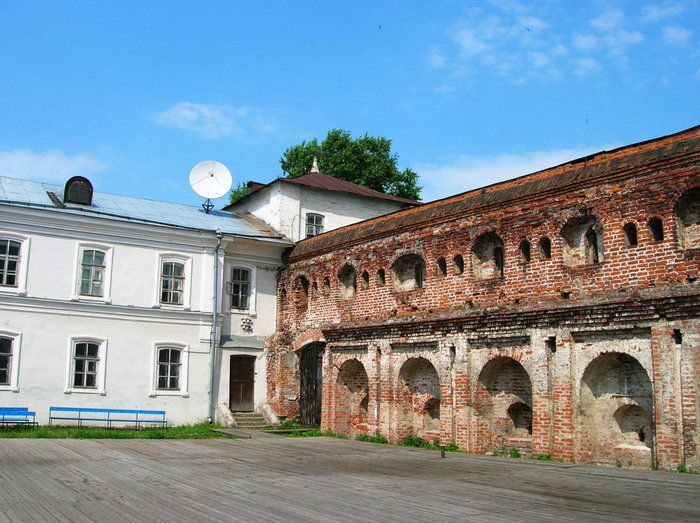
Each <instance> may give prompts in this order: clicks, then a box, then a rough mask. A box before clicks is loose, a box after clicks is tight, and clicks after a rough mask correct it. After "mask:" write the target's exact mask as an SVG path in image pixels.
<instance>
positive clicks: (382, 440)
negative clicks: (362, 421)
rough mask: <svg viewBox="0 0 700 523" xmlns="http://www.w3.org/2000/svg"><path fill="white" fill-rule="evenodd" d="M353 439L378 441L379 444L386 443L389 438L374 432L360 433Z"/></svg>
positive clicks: (369, 441) (370, 441)
mask: <svg viewBox="0 0 700 523" xmlns="http://www.w3.org/2000/svg"><path fill="white" fill-rule="evenodd" d="M355 441H366V442H368V443H380V444H381V445H387V444H388V443H389V440H388V439H386V438H385V437H384V436H382V435H381V434H380V433H379V432H377V433H376V434H372V435H370V434H360V435H359V436H357V437H356V438H355Z"/></svg>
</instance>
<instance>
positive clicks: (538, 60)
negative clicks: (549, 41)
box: [528, 51, 552, 69]
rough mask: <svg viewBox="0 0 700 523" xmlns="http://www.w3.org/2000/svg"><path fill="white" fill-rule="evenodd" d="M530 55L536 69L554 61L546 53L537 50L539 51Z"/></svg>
mask: <svg viewBox="0 0 700 523" xmlns="http://www.w3.org/2000/svg"><path fill="white" fill-rule="evenodd" d="M528 56H529V57H530V60H531V61H532V66H533V67H534V68H535V69H539V68H541V67H545V66H547V65H549V64H550V63H551V62H552V60H551V59H550V58H549V56H547V55H546V54H544V53H540V52H537V51H536V52H532V53H528Z"/></svg>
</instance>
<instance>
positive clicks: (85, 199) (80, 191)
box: [63, 176, 92, 205]
mask: <svg viewBox="0 0 700 523" xmlns="http://www.w3.org/2000/svg"><path fill="white" fill-rule="evenodd" d="M63 201H64V202H66V203H77V204H79V205H92V184H91V183H90V180H88V179H87V178H83V177H82V176H73V178H71V179H70V180H68V181H67V182H66V186H65V188H64V190H63Z"/></svg>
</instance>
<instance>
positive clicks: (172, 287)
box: [160, 261, 185, 305]
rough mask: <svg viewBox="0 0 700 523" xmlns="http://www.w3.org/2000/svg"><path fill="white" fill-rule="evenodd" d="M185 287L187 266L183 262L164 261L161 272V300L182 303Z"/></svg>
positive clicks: (170, 303)
mask: <svg viewBox="0 0 700 523" xmlns="http://www.w3.org/2000/svg"><path fill="white" fill-rule="evenodd" d="M184 289H185V266H184V265H183V264H182V263H178V262H173V261H164V262H163V263H162V265H161V272H160V302H161V303H166V304H169V305H182V304H183V293H184Z"/></svg>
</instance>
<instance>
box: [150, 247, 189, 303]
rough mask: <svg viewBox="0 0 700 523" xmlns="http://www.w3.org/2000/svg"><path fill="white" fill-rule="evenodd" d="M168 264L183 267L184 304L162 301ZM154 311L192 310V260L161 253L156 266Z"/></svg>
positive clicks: (174, 254) (178, 255)
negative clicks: (164, 276) (165, 268)
mask: <svg viewBox="0 0 700 523" xmlns="http://www.w3.org/2000/svg"><path fill="white" fill-rule="evenodd" d="M166 263H179V264H181V265H182V266H183V271H182V273H183V275H182V303H170V302H163V301H161V297H162V289H163V279H162V278H163V266H164V264H166ZM155 281H156V285H155V296H154V302H153V308H154V309H172V310H186V311H188V310H190V309H191V304H190V299H191V288H192V258H191V257H190V256H186V255H184V254H179V253H170V252H168V253H160V254H158V263H157V264H156V277H155Z"/></svg>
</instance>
